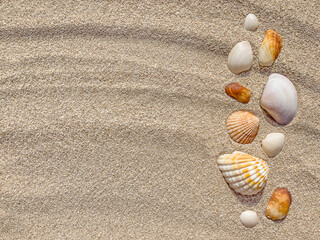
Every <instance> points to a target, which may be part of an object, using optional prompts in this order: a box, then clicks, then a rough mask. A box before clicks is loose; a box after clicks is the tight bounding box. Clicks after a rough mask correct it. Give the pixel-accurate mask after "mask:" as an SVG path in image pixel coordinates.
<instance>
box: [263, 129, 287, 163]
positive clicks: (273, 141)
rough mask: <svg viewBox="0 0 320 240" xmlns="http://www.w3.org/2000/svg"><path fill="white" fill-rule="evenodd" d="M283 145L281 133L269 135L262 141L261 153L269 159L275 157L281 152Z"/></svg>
mask: <svg viewBox="0 0 320 240" xmlns="http://www.w3.org/2000/svg"><path fill="white" fill-rule="evenodd" d="M283 145H284V135H283V134H282V133H269V134H268V135H267V136H266V138H265V139H263V140H262V143H261V146H262V149H263V151H264V152H265V153H266V154H267V155H268V156H269V157H270V158H273V157H275V156H276V155H277V154H278V153H279V152H281V150H282V148H283Z"/></svg>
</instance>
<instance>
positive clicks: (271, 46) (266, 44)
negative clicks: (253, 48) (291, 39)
mask: <svg viewBox="0 0 320 240" xmlns="http://www.w3.org/2000/svg"><path fill="white" fill-rule="evenodd" d="M282 46H283V44H282V38H281V37H280V35H279V34H278V33H277V32H276V31H273V30H268V31H266V35H265V37H264V40H263V42H262V44H261V47H260V49H259V64H260V65H261V66H271V65H272V64H273V62H274V61H275V60H276V59H277V57H278V55H279V54H280V51H281V48H282Z"/></svg>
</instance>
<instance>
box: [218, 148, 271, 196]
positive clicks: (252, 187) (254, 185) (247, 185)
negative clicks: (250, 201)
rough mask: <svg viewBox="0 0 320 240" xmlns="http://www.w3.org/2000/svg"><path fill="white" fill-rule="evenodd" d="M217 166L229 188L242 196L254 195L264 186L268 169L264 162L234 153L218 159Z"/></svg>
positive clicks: (240, 153)
mask: <svg viewBox="0 0 320 240" xmlns="http://www.w3.org/2000/svg"><path fill="white" fill-rule="evenodd" d="M217 163H218V166H219V169H220V171H221V173H222V176H223V177H224V179H225V180H226V182H227V183H228V184H229V186H230V187H231V188H232V189H233V190H234V191H235V192H237V193H240V194H242V195H254V194H256V193H258V192H260V191H261V190H262V189H263V187H264V186H265V184H266V181H267V175H268V173H269V167H268V165H267V163H266V162H265V161H263V160H262V159H260V158H256V157H253V156H251V155H249V154H246V153H243V152H238V151H235V152H233V153H232V154H224V155H222V156H220V157H219V158H218V161H217Z"/></svg>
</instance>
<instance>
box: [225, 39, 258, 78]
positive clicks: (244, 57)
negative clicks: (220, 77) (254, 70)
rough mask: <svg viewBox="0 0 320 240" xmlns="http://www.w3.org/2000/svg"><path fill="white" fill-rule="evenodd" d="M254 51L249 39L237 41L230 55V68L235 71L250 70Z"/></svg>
mask: <svg viewBox="0 0 320 240" xmlns="http://www.w3.org/2000/svg"><path fill="white" fill-rule="evenodd" d="M252 61H253V53H252V48H251V45H250V43H249V42H248V41H242V42H239V43H237V44H236V45H235V46H234V47H233V48H232V49H231V52H230V53H229V55H228V68H229V70H230V71H231V72H233V73H241V72H244V71H248V70H249V69H250V68H251V66H252Z"/></svg>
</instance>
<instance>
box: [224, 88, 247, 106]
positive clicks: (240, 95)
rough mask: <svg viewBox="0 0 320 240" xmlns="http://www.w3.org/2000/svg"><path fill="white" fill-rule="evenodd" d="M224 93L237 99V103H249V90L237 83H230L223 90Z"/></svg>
mask: <svg viewBox="0 0 320 240" xmlns="http://www.w3.org/2000/svg"><path fill="white" fill-rule="evenodd" d="M225 91H226V93H227V94H228V95H229V96H231V97H233V98H235V99H237V100H238V101H239V102H242V103H248V102H249V101H250V97H251V93H250V90H249V89H247V88H245V87H244V86H242V85H240V84H238V83H230V84H228V85H227V86H226V88H225Z"/></svg>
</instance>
